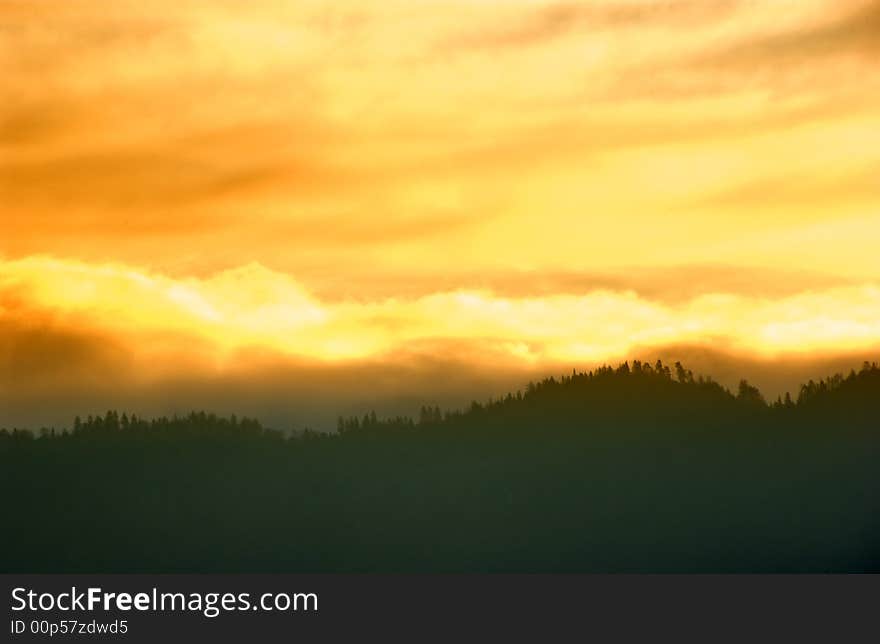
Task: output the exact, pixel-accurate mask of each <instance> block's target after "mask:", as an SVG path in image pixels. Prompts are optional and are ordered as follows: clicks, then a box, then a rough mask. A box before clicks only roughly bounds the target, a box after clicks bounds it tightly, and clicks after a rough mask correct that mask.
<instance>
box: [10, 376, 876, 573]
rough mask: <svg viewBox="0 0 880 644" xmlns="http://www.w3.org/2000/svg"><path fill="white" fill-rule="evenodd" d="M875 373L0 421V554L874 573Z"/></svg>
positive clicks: (550, 383)
mask: <svg viewBox="0 0 880 644" xmlns="http://www.w3.org/2000/svg"><path fill="white" fill-rule="evenodd" d="M878 452H880V368H878V366H877V365H876V364H869V363H865V364H864V365H863V367H862V368H861V370H859V371H858V372H855V371H852V372H850V374H849V375H847V376H843V375H836V376H832V377H830V378H827V379H825V380H821V381H819V382H813V381H810V382H808V383H806V384H804V385H803V386H802V387H801V388H800V390H799V391H798V392H795V395H794V396H790V395H788V394H786V396H785V397H780V398H779V399H777V400H776V401H774V402H769V403H768V402H767V401H766V400H765V399H764V397H763V396H762V395H761V392H760V391H758V389H756V388H755V387H753V386H751V385H750V384H749V383H748V382H746V381H742V382H740V384H739V387H738V388H737V390H736V392H731V391H728V390H727V389H725V388H724V387H722V386H721V385H719V384H718V383H717V382H715V381H713V380H711V379H709V378H704V377H700V376H696V377H695V376H694V374H693V373H691V372H690V371H689V370H688V369H686V368H685V367H684V366H682V365H681V364H675V365H673V366H669V365H664V364H662V363H661V362H660V361H657V362H655V363H653V364H651V363H647V362H644V363H643V362H640V361H633V362H631V363H630V362H627V363H623V364H622V365H619V366H617V367H609V366H606V367H602V368H599V369H597V370H594V371H589V372H572V373H571V374H570V375H565V376H562V377H552V378H547V379H545V380H543V381H540V382H535V383H530V384H529V385H528V386H527V387H526V388H525V390H524V391H521V392H517V393H511V394H507V395H506V396H503V397H501V398H498V399H496V400H490V401H487V402H484V403H477V402H474V403H472V404H471V405H470V407H468V408H467V409H464V410H458V411H446V412H443V411H441V410H440V409H439V408H437V407H423V408H422V409H421V411H420V413H419V415H418V418H416V419H411V418H403V417H398V418H391V419H379V418H377V417H376V415H375V414H374V413H368V414H366V415H364V416H363V417H351V418H340V419H339V423H338V427H337V430H336V431H335V432H329V433H321V432H315V431H309V430H306V431H304V432H300V433H298V434H297V435H295V436H287V435H285V434H283V433H281V432H278V431H275V430H272V429H267V428H265V427H263V426H262V425H261V424H260V423H259V422H257V421H255V420H252V419H238V418H236V417H234V416H233V417H230V418H221V417H217V416H215V415H212V414H208V413H205V412H193V413H191V414H190V415H188V416H184V417H172V418H167V417H163V418H156V419H152V420H146V419H142V418H138V417H137V416H134V415H129V414H125V413H123V414H119V413H117V412H115V411H110V412H107V413H106V414H104V415H102V416H98V417H88V418H86V419H79V418H77V419H76V420H75V421H74V424H73V426H72V427H71V428H69V429H65V430H61V431H58V430H54V429H43V430H41V431H39V432H36V433H35V432H30V431H23V430H18V429H16V430H2V431H0V465H2V467H0V481H2V483H3V489H4V490H6V491H7V501H6V503H5V508H4V509H5V513H6V516H7V517H8V518H9V521H8V522H7V525H6V528H5V530H3V532H2V546H3V547H2V550H0V552H2V553H3V556H2V558H0V564H2V565H0V570H2V571H3V572H15V571H23V572H25V571H26V572H176V571H187V572H209V571H223V572H235V571H241V572H339V571H356V572H357V571H378V572H429V571H453V572H465V571H472V572H481V571H489V572H493V571H511V572H576V571H578V572H580V571H592V572H808V571H849V572H867V571H871V572H878V571H880V468H878V467H877V463H878V456H880V453H878Z"/></svg>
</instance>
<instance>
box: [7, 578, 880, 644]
mask: <svg viewBox="0 0 880 644" xmlns="http://www.w3.org/2000/svg"><path fill="white" fill-rule="evenodd" d="M2 585H3V592H4V595H5V597H6V599H5V603H6V607H7V612H6V615H7V623H6V624H5V625H4V627H3V631H4V633H6V635H7V637H8V641H11V642H19V641H21V642H26V641H59V640H60V641H65V639H66V638H67V637H72V638H74V639H77V640H80V641H83V640H88V639H90V638H99V639H113V640H117V639H118V640H124V641H126V642H152V643H155V642H162V643H168V642H196V641H210V642H242V641H253V642H292V641H308V642H318V641H321V642H335V641H346V642H353V641H370V642H372V641H377V642H379V641H382V642H397V641H400V642H422V641H454V642H458V641H464V642H472V641H484V642H498V641H505V640H508V641H509V640H513V641H535V642H557V641H577V642H590V641H603V642H604V641H621V640H623V641H630V640H638V641H640V642H643V641H654V640H662V641H681V640H682V639H687V640H693V641H701V642H716V641H719V640H720V641H725V640H731V641H754V640H758V641H765V640H766V641H770V640H773V641H777V642H786V641H794V640H795V638H802V637H808V638H809V639H811V640H815V639H821V640H823V641H829V642H843V641H845V642H853V641H876V640H875V639H874V638H875V637H876V614H877V613H876V611H877V605H878V599H880V576H877V575H771V576H764V575H727V576H724V575H692V576H689V575H372V574H371V575H3V576H2ZM72 587H75V588H76V589H77V592H79V593H82V592H86V593H87V589H88V588H90V587H91V588H98V589H100V593H97V592H96V597H97V598H98V599H99V601H103V593H114V594H115V595H117V596H118V594H119V593H129V594H130V595H135V594H136V593H146V594H147V595H148V596H150V597H153V596H154V595H153V594H152V593H153V589H154V588H155V589H156V593H158V594H159V595H161V593H182V594H183V595H184V596H185V597H186V598H187V599H188V601H195V600H193V599H192V593H198V594H199V598H200V601H201V604H199V605H196V607H195V608H194V609H193V610H179V609H177V608H174V609H173V610H172V609H170V608H169V609H167V610H165V611H154V610H133V609H132V610H128V611H123V610H119V609H118V607H117V606H116V605H115V604H113V602H114V601H116V598H115V597H112V598H110V599H108V600H107V601H109V602H110V604H109V606H110V610H104V609H103V604H100V605H96V607H95V609H94V610H91V611H88V610H78V611H76V612H63V611H59V610H57V609H54V610H36V611H32V610H29V609H24V610H19V611H13V610H12V607H13V606H19V605H21V601H27V596H26V592H27V591H28V590H32V591H34V593H36V594H35V595H34V596H33V597H34V598H35V600H36V601H37V602H39V601H40V599H39V594H40V593H53V597H52V600H51V601H55V600H56V599H57V597H58V594H59V593H65V592H66V593H69V592H70V590H71V588H72ZM16 588H18V589H23V590H18V591H16V592H17V596H18V598H19V599H14V598H13V591H14V589H16ZM209 593H218V594H220V595H222V594H223V593H233V594H235V595H236V596H238V595H240V594H241V593H249V601H250V602H255V601H256V602H259V601H262V600H263V596H264V595H265V594H266V593H273V595H272V596H271V597H269V599H267V600H265V601H266V602H267V605H268V607H269V608H272V605H273V602H274V601H275V599H277V593H286V594H287V596H289V597H290V596H294V595H295V594H298V593H299V594H301V595H300V596H299V600H300V601H299V603H298V607H299V609H298V610H292V609H288V610H286V611H284V610H276V609H273V610H271V611H269V610H262V609H259V608H257V609H255V608H252V607H251V608H248V609H240V608H241V607H240V606H237V607H236V608H235V609H231V610H228V611H226V610H219V608H218V610H219V614H218V615H216V616H214V617H209V616H206V614H205V613H206V612H207V611H206V610H205V607H206V606H207V604H208V603H210V602H212V601H215V607H217V606H219V601H220V598H219V597H218V598H217V600H211V599H210V598H209V597H208V594H209ZM312 595H313V596H314V601H311V599H310V596H312ZM86 597H87V595H86ZM303 597H307V598H309V599H307V600H306V601H305V602H303V601H302V599H303ZM61 599H62V604H65V603H66V602H67V601H69V599H68V598H67V597H66V596H65V597H62V598H61ZM142 599H143V598H142ZM42 601H43V602H44V606H48V605H49V603H50V599H47V598H45V597H44V598H43V600H42ZM84 601H85V600H84ZM284 604H285V600H284V599H282V600H281V601H280V604H279V606H281V607H283V606H284ZM123 605H126V604H123ZM142 605H144V604H143V602H142ZM178 605H179V603H178ZM230 605H231V602H230ZM199 606H201V608H199ZM212 612H213V611H212ZM16 620H17V621H16ZM71 620H76V621H77V622H78V624H77V625H76V628H77V629H79V630H80V632H78V633H75V634H74V633H70V632H68V633H66V634H61V633H60V632H57V631H56V632H55V633H54V635H51V636H50V634H49V633H48V632H47V633H45V634H41V633H40V632H39V631H41V630H45V631H51V630H52V629H53V627H52V624H55V625H56V626H55V628H56V629H58V630H60V628H61V627H60V626H59V624H60V623H61V622H62V621H67V622H68V630H69V629H70V624H69V622H70V621H71ZM117 620H120V621H119V622H117ZM121 620H126V629H125V630H126V632H125V633H124V634H123V633H118V632H117V633H115V634H97V633H94V632H90V630H89V629H91V630H92V631H96V630H97V629H98V626H97V625H98V624H103V625H105V626H104V628H109V627H108V626H106V625H109V624H112V623H116V624H117V630H118V629H119V624H121ZM93 623H94V626H88V628H86V630H85V632H82V629H83V627H82V626H81V624H86V625H91V624H93ZM16 625H17V628H18V629H23V630H24V632H23V633H20V634H16V633H14V632H13V631H14V630H15V629H16ZM34 630H36V631H37V633H33V632H32V631H34ZM671 638H674V639H671ZM746 638H747V639H746Z"/></svg>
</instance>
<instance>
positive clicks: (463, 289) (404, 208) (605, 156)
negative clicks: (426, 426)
mask: <svg viewBox="0 0 880 644" xmlns="http://www.w3.org/2000/svg"><path fill="white" fill-rule="evenodd" d="M878 64H880V2H877V1H876V0H764V1H756V0H664V1H656V0H616V1H613V2H612V1H610V0H594V1H584V2H539V1H536V0H504V1H491V0H468V1H464V0H444V1H442V2H435V1H431V0H406V1H402V0H382V1H381V2H379V1H377V0H359V1H357V2H354V1H348V0H339V1H337V2H333V3H327V2H323V1H322V2H316V1H312V0H301V1H298V2H295V3H293V2H281V1H278V0H247V1H245V0H214V1H211V2H205V1H204V0H201V1H195V0H174V1H173V2H171V1H169V0H154V1H153V2H149V3H145V2H135V1H132V0H113V1H112V2H111V1H110V0H26V1H25V0H22V1H19V0H0V77H2V78H3V82H2V83H0V425H4V424H12V423H18V424H25V425H27V424H31V425H32V424H35V423H63V422H69V418H70V417H71V416H72V415H73V414H74V413H81V414H85V413H93V412H97V411H100V410H102V409H105V408H106V407H108V406H121V405H126V406H129V407H132V408H136V409H137V410H138V411H140V412H141V413H159V412H162V413H164V412H169V411H185V410H188V409H189V408H190V407H191V406H195V407H207V408H216V409H220V410H226V409H227V408H231V407H235V406H238V407H239V408H245V411H249V412H250V413H252V414H253V415H258V416H260V415H262V417H264V418H266V419H267V420H269V421H271V422H275V423H276V424H278V423H280V424H290V425H297V424H300V425H302V424H321V423H324V422H326V420H327V418H328V417H329V416H330V415H331V411H330V410H331V409H333V410H336V409H339V410H346V411H347V410H351V411H353V412H359V413H363V411H364V409H365V408H366V407H378V411H380V412H382V411H386V412H391V411H401V412H408V413H416V412H417V409H418V405H419V404H421V403H422V402H435V401H439V402H442V403H444V404H450V405H456V404H461V403H463V402H466V401H467V400H469V399H470V398H472V397H482V396H487V395H492V394H493V393H494V394H500V393H503V392H504V391H506V388H511V387H512V388H516V387H519V386H522V384H524V381H525V380H526V379H528V378H530V377H536V376H539V375H548V374H549V373H554V372H557V371H559V370H562V371H570V370H571V368H572V367H575V368H587V367H589V366H591V365H595V364H598V363H601V362H604V361H616V360H623V359H632V358H634V357H635V358H640V359H648V360H651V361H652V362H653V358H654V356H658V355H662V356H664V357H666V358H668V359H679V358H686V359H687V358H689V359H691V360H692V361H694V362H695V363H696V366H697V367H698V368H699V367H702V368H704V369H705V370H706V371H708V372H710V373H713V375H716V376H717V377H722V378H723V377H724V376H726V375H730V374H733V373H734V371H735V369H734V368H733V367H734V365H735V366H736V367H737V368H741V369H742V370H744V372H746V373H747V374H748V375H749V376H750V377H751V379H753V380H755V381H757V382H758V383H759V384H764V385H765V386H766V387H767V389H768V391H769V393H772V394H775V393H777V392H779V391H782V390H784V389H786V388H793V387H796V384H797V379H799V378H804V377H807V376H810V377H813V376H822V375H827V374H826V373H823V372H821V369H825V368H828V367H830V366H832V365H834V366H840V367H841V368H843V367H846V366H848V365H849V364H850V363H852V364H853V365H858V364H861V362H862V360H864V359H877V357H878V356H880V350H878V347H880V253H878V251H877V247H878V239H880V116H878V115H880V74H878V73H877V69H878ZM709 356H712V357H709ZM730 377H731V378H733V375H730ZM4 410H5V411H4ZM229 411H235V409H229ZM333 413H335V411H333Z"/></svg>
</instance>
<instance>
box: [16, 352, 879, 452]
mask: <svg viewBox="0 0 880 644" xmlns="http://www.w3.org/2000/svg"><path fill="white" fill-rule="evenodd" d="M878 377H880V367H878V365H877V363H876V362H873V363H872V362H867V361H865V362H864V363H863V365H862V367H861V369H860V370H859V371H856V370H854V369H853V370H850V372H849V374H848V375H846V376H844V375H843V374H840V373H838V374H835V375H832V376H829V377H827V378H824V379H822V380H819V381H818V382H815V381H813V380H810V381H809V382H807V383H804V384H802V385H801V386H800V389H799V390H798V392H797V396H796V397H795V398H792V396H791V394H790V393H788V392H786V393H785V395H784V396H782V395H780V396H779V397H777V399H776V400H775V401H773V402H772V403H768V402H767V400H766V399H765V398H764V396H763V394H761V392H760V390H759V389H758V388H757V387H754V386H753V385H751V384H749V382H748V381H747V380H744V379H743V380H740V382H739V385H738V388H737V391H736V393H735V394H734V393H732V392H730V391H729V390H728V389H726V388H725V387H723V386H722V385H720V384H719V383H718V382H716V381H715V380H713V379H712V378H710V377H707V376H703V375H699V376H694V373H693V372H692V371H691V370H690V369H686V368H685V367H684V366H683V365H682V364H681V363H680V362H676V363H675V364H674V366H673V367H672V368H670V367H669V366H668V365H664V364H663V362H662V361H661V360H657V361H656V362H655V363H654V365H653V366H652V365H651V364H650V363H649V362H642V361H640V360H633V361H632V364H630V362H629V361H627V362H624V363H622V364H620V365H618V366H617V367H616V368H615V367H611V366H608V365H605V366H602V367H599V368H597V369H595V370H590V371H581V372H579V371H577V370H573V371H572V373H571V374H570V375H563V376H561V377H560V378H558V379H557V378H555V377H552V376H551V377H548V378H545V379H544V380H540V381H537V382H529V383H528V384H527V385H526V388H525V390H524V391H517V392H516V393H508V394H507V395H506V396H503V397H501V398H498V399H494V400H493V399H491V398H490V399H489V400H488V401H487V402H485V403H479V402H476V401H474V402H472V403H471V404H470V406H469V407H468V408H467V409H464V410H452V411H445V412H443V411H441V409H440V408H439V407H438V406H422V408H421V409H420V411H419V416H418V418H417V419H416V420H414V419H412V418H410V417H406V416H395V417H393V418H385V419H379V418H378V417H377V416H376V413H375V411H371V412H369V413H367V414H364V416H363V417H358V416H350V417H347V418H343V417H341V416H340V417H339V418H338V420H337V425H336V433H337V434H338V435H340V436H341V435H346V434H350V433H351V432H354V431H359V430H366V431H376V430H383V429H388V430H402V429H403V430H405V429H416V428H417V427H422V428H425V427H429V426H437V425H441V424H444V423H446V424H448V425H454V424H456V423H457V422H461V421H462V420H469V419H470V418H471V417H475V418H480V417H485V415H487V414H489V415H492V414H497V413H503V412H504V411H506V410H508V409H511V408H520V409H522V408H524V407H528V406H530V405H533V404H539V405H540V404H542V403H544V402H547V401H548V400H554V399H556V398H559V397H569V398H570V399H571V395H572V394H574V395H576V394H578V393H593V394H599V396H598V398H599V399H600V401H601V400H602V399H603V398H604V395H605V394H606V393H612V391H611V390H617V391H618V392H626V393H629V394H635V395H641V396H642V401H641V402H643V403H644V402H651V399H653V398H658V397H664V396H669V395H670V391H671V389H670V388H669V386H668V385H669V384H675V385H678V386H681V387H682V389H681V390H680V391H679V392H678V393H679V394H680V395H679V396H676V403H682V402H686V401H683V400H681V397H682V395H684V396H691V397H692V398H693V400H694V401H696V400H697V399H698V398H702V399H704V400H709V401H711V402H713V403H715V404H730V403H734V402H735V403H738V404H739V405H742V406H744V407H746V408H749V409H751V410H754V408H755V407H761V408H765V409H767V410H780V409H790V408H795V407H801V408H804V407H809V406H812V405H815V404H816V403H820V402H821V401H823V400H824V399H826V398H827V397H828V396H829V395H834V392H836V391H837V390H840V389H845V388H849V389H850V390H853V391H854V393H856V395H861V394H865V395H870V394H871V393H872V392H870V391H861V389H864V388H865V387H866V386H867V387H868V388H870V387H871V386H872V385H873V384H876V380H877V379H878ZM624 379H625V380H624ZM856 389H859V390H860V391H857V392H856V391H855V390H856ZM590 390H592V391H590ZM591 398H595V396H593V397H591ZM850 402H856V401H855V400H852V401H850ZM717 411H719V412H720V411H721V410H720V409H719V410H717ZM118 432H124V434H125V435H126V436H128V437H132V438H164V439H173V440H179V439H182V438H190V439H192V438H210V439H223V438H232V437H237V438H266V439H271V440H281V439H284V438H285V437H286V438H287V439H289V440H299V439H305V440H308V439H311V438H315V437H317V436H321V435H327V434H326V432H317V431H315V430H312V429H308V428H306V429H304V430H301V431H299V432H293V433H289V434H285V433H284V432H281V431H279V430H274V429H270V428H267V427H264V426H263V425H262V424H261V423H260V421H258V420H256V419H253V418H247V417H243V418H240V419H239V418H238V417H237V416H236V415H234V414H233V415H232V416H230V417H229V418H224V417H220V416H217V415H216V414H212V413H208V412H205V411H199V412H196V411H193V412H191V413H190V414H188V415H186V416H176V415H175V416H172V417H170V418H169V417H167V416H162V417H158V418H152V419H149V420H147V419H143V418H139V417H138V416H137V415H136V414H131V415H128V414H127V413H125V412H123V413H122V414H120V413H119V412H118V411H116V410H109V411H107V412H106V414H104V415H103V416H100V415H99V416H88V417H86V418H85V419H82V418H80V417H79V416H77V417H76V418H75V419H74V421H73V424H72V426H71V427H70V428H64V429H61V430H56V429H55V428H54V427H53V428H49V427H42V428H40V429H39V430H38V431H37V432H36V434H35V433H34V432H32V431H30V430H25V429H17V428H13V429H11V430H9V429H5V428H4V429H0V440H2V439H11V438H15V439H18V440H30V439H34V438H63V437H67V436H71V435H72V436H83V437H96V436H102V437H103V436H113V435H117V433H118Z"/></svg>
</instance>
